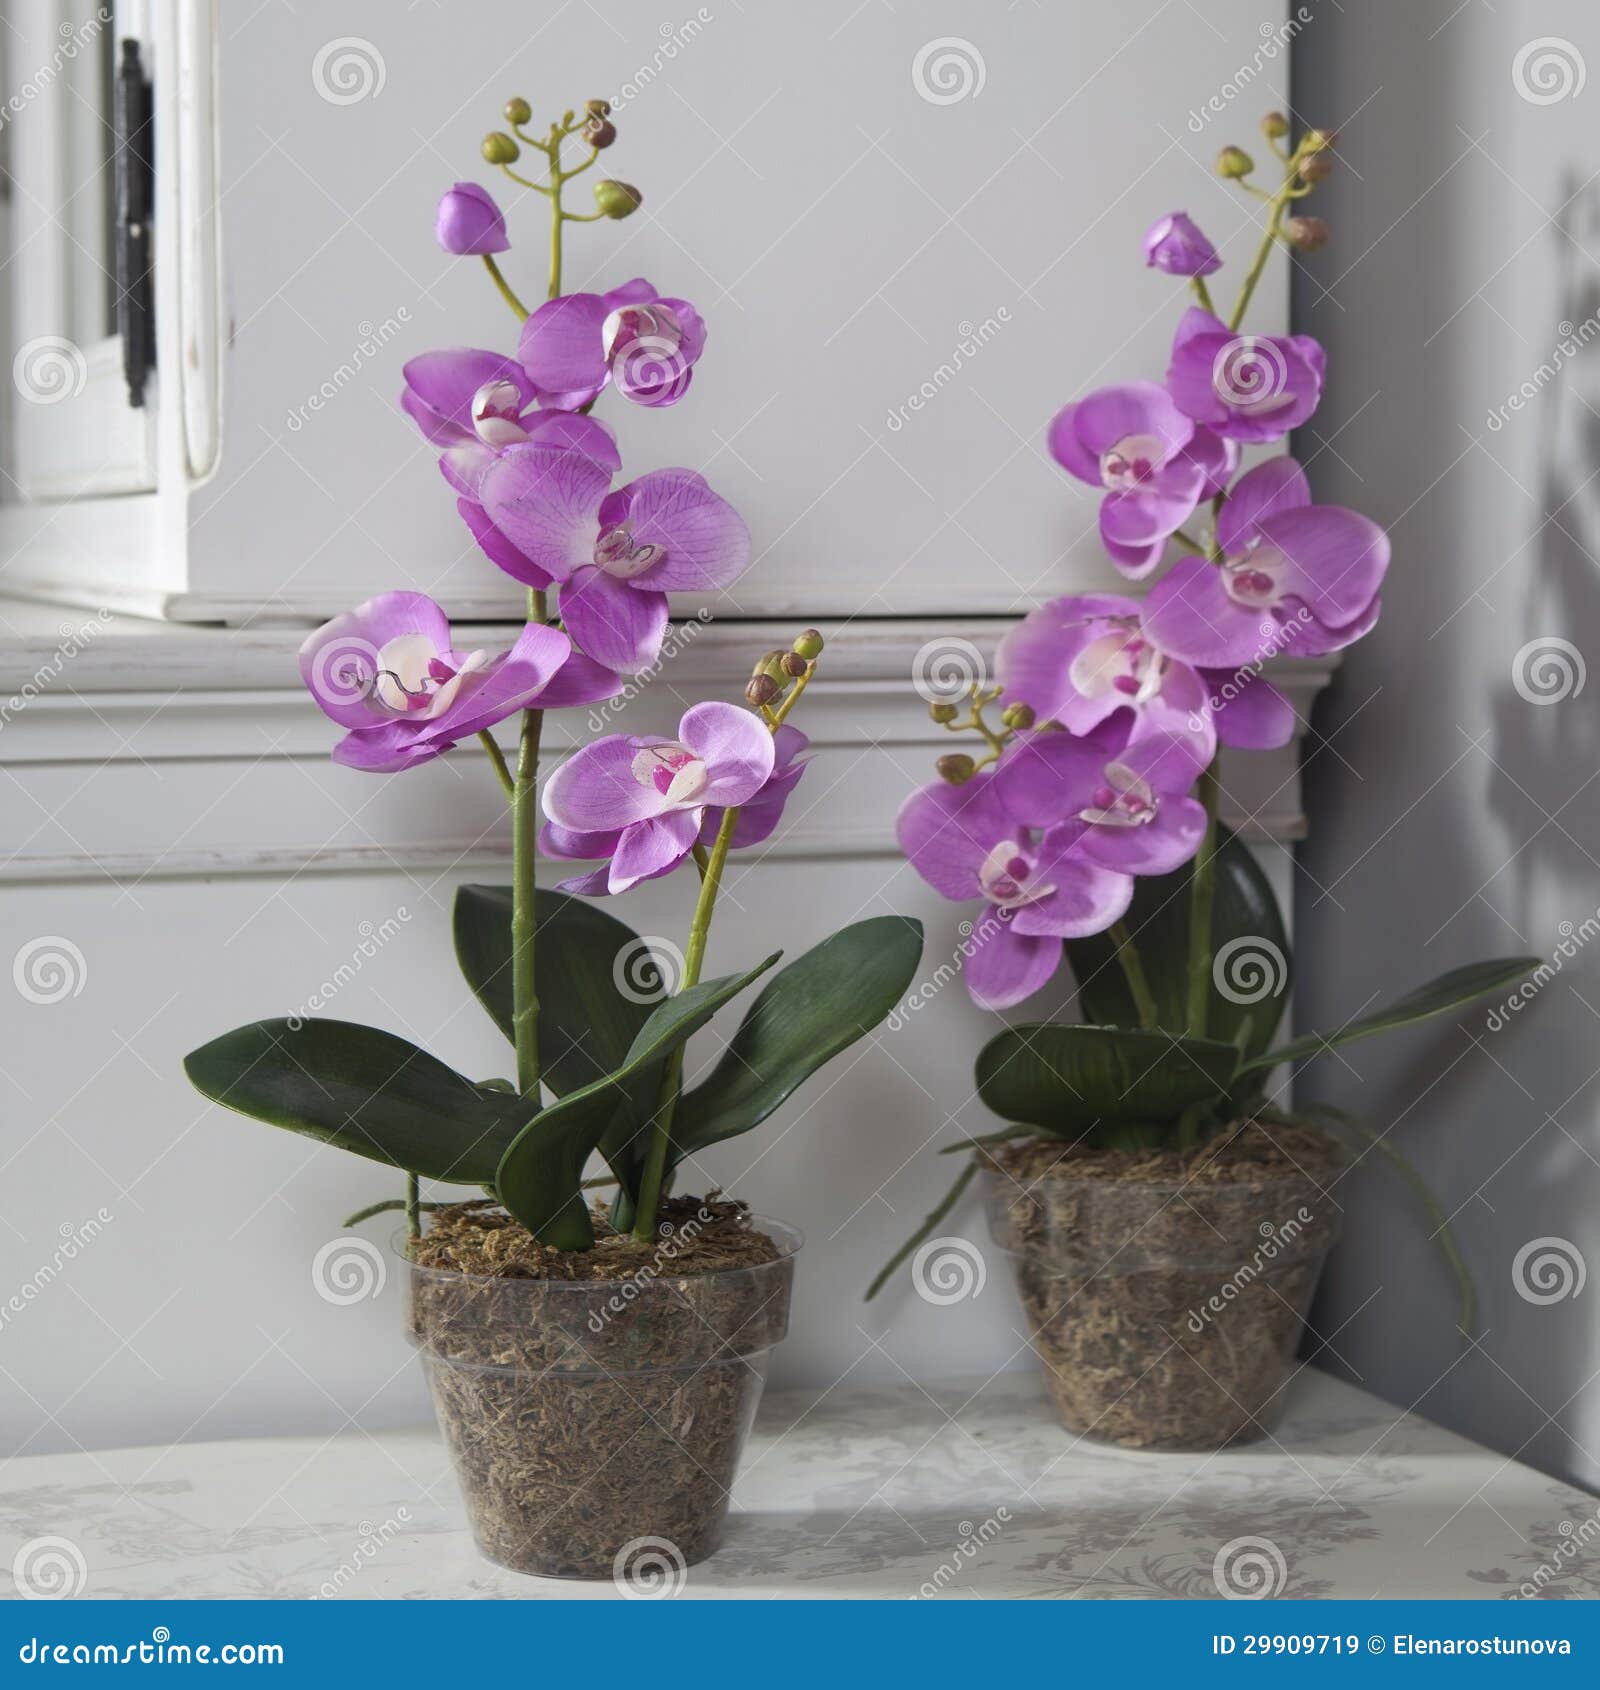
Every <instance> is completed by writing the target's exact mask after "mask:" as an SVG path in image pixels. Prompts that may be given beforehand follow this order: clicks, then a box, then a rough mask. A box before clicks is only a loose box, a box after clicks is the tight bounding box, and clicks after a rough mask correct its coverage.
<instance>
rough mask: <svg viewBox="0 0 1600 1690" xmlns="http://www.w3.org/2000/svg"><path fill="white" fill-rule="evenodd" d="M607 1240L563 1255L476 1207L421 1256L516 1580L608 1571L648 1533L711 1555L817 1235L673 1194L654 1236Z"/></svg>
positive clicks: (685, 1551) (454, 1387)
mask: <svg viewBox="0 0 1600 1690" xmlns="http://www.w3.org/2000/svg"><path fill="white" fill-rule="evenodd" d="M596 1232H597V1242H596V1245H595V1247H594V1249H592V1250H589V1251H584V1252H581V1253H568V1252H563V1251H557V1250H551V1249H549V1248H547V1247H546V1246H544V1245H542V1244H540V1243H539V1242H538V1241H537V1240H536V1239H535V1238H533V1236H532V1235H531V1234H530V1233H528V1232H527V1230H526V1229H525V1228H523V1227H522V1226H520V1225H519V1224H518V1223H517V1222H516V1221H514V1220H512V1219H511V1217H510V1216H509V1215H507V1214H506V1213H505V1212H504V1211H503V1210H501V1209H499V1208H497V1207H494V1206H492V1205H484V1204H466V1205H461V1206H459V1207H456V1208H452V1209H446V1210H441V1211H440V1212H439V1213H438V1214H437V1215H435V1217H434V1222H433V1226H432V1227H431V1228H430V1230H429V1232H428V1233H427V1234H426V1235H425V1236H424V1237H423V1238H421V1239H418V1240H416V1241H415V1242H414V1243H413V1245H412V1247H411V1251H410V1255H411V1258H412V1260H411V1264H410V1272H409V1276H408V1277H409V1282H410V1315H409V1322H408V1326H409V1333H410V1337H411V1341H412V1342H413V1343H414V1344H415V1345H416V1347H417V1348H418V1349H419V1350H420V1351H421V1352H422V1356H423V1361H424V1364H425V1366H426V1370H427V1374H428V1382H429V1385H430V1388H431V1389H432V1392H433V1398H434V1405H435V1408H436V1411H437V1413H438V1416H439V1423H440V1426H441V1427H442V1428H443V1430H444V1434H445V1438H446V1441H447V1443H448V1444H449V1447H450V1452H451V1456H452V1459H453V1461H454V1463H455V1466H456V1471H457V1477H458V1479H459V1481H460V1484H461V1487H462V1491H463V1493H464V1495H465V1496H466V1499H467V1506H468V1510H469V1513H470V1516H471V1520H472V1528H473V1534H474V1536H475V1538H476V1539H477V1542H478V1546H479V1548H480V1549H481V1550H482V1551H483V1553H484V1554H485V1555H487V1556H488V1557H489V1558H490V1559H491V1560H493V1561H497V1562H499V1563H500V1564H501V1565H502V1566H506V1567H510V1568H512V1569H513V1570H515V1571H518V1572H527V1573H539V1574H543V1575H545V1576H547V1577H556V1578H608V1577H610V1576H612V1573H613V1570H614V1566H615V1564H616V1561H617V1558H618V1556H619V1555H620V1554H621V1553H622V1552H623V1551H624V1550H625V1549H626V1548H627V1546H628V1545H630V1544H632V1543H634V1542H635V1541H636V1540H637V1539H640V1538H645V1537H652V1538H659V1539H664V1540H665V1541H666V1542H667V1543H668V1544H670V1545H672V1546H673V1548H674V1549H675V1550H676V1552H677V1554H678V1556H679V1557H680V1558H681V1560H682V1562H683V1564H684V1565H686V1566H687V1565H690V1564H692V1563H693V1562H695V1561H698V1560H701V1559H703V1558H704V1557H705V1556H706V1555H709V1554H710V1553H711V1552H712V1551H713V1550H714V1549H715V1548H716V1546H717V1542H718V1540H719V1539H720V1536H721V1532H722V1527H723V1523H724V1520H725V1518H726V1514H727V1505H728V1493H729V1490H730V1487H731V1485H732V1483H733V1476H734V1473H735V1471H736V1469H737V1467H738V1462H739V1455H740V1451H741V1450H742V1448H743V1445H744V1440H745V1437H746V1436H747V1434H748V1432H749V1429H750V1423H751V1421H752V1419H753V1418H754V1415H755V1410H756V1405H757V1403H758V1402H759V1400H760V1394H761V1386H762V1382H763V1379H764V1377H765V1370H766V1352H767V1350H768V1349H769V1348H770V1347H771V1346H772V1345H773V1344H775V1343H777V1342H778V1341H779V1340H780V1339H781V1338H782V1337H783V1336H784V1333H785V1331H786V1330H787V1327H788V1316H789V1299H790V1289H791V1285H792V1281H793V1272H794V1259H793V1258H794V1251H795V1249H796V1248H798V1245H799V1238H798V1236H797V1235H795V1234H793V1233H791V1232H789V1231H788V1229H786V1228H782V1227H779V1226H777V1225H776V1224H775V1223H770V1222H764V1221H763V1222H758V1223H753V1222H752V1220H751V1217H750V1215H749V1213H748V1211H747V1210H746V1209H745V1208H744V1207H743V1205H740V1204H735V1203H729V1202H724V1201H719V1200H716V1199H709V1198H708V1199H706V1200H704V1201H703V1202H697V1201H696V1200H695V1199H692V1198H678V1199H673V1200H671V1201H669V1202H668V1203H666V1204H664V1205H663V1207H662V1217H661V1227H660V1229H659V1236H658V1239H657V1241H656V1243H655V1244H653V1245H647V1244H641V1243H640V1242H639V1241H637V1240H635V1239H633V1238H632V1237H631V1236H626V1235H618V1234H616V1233H613V1232H611V1231H610V1229H609V1228H606V1227H605V1226H604V1223H603V1220H602V1219H601V1218H600V1217H599V1216H597V1217H596Z"/></svg>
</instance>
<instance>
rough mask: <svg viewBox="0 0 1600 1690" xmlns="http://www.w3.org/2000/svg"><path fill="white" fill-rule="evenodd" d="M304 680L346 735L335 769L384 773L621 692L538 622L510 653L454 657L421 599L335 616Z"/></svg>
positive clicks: (303, 669)
mask: <svg viewBox="0 0 1600 1690" xmlns="http://www.w3.org/2000/svg"><path fill="white" fill-rule="evenodd" d="M300 673H301V675H302V677H303V678H304V680H305V683H306V686H307V687H308V688H309V689H310V691H311V696H312V697H313V698H314V699H315V700H316V701H317V705H318V707H319V708H320V709H321V711H322V713H323V714H324V715H325V716H327V717H329V718H330V719H331V720H333V721H335V722H337V723H338V724H339V726H340V727H342V728H347V729H349V732H348V733H346V735H345V737H344V738H343V739H342V740H340V741H339V743H338V744H337V745H336V746H335V747H334V748H333V760H334V762H336V763H344V764H347V765H348V766H349V767H351V768H355V769H367V770H370V771H372V772H374V773H378V774H387V773H390V772H391V771H393V770H396V769H409V768H411V767H413V766H414V765H416V764H418V763H426V762H428V761H430V760H431V759H432V758H434V757H438V756H440V755H442V754H443V753H444V752H446V751H448V750H450V748H451V747H452V746H453V745H455V744H456V743H457V741H459V740H462V739H466V738H467V737H469V736H470V735H472V734H476V733H481V732H482V731H483V730H484V729H486V728H492V727H493V726H494V725H495V723H496V722H502V721H504V720H505V719H506V717H507V716H511V715H514V714H515V713H516V712H517V711H519V710H526V709H529V708H531V707H533V706H538V707H539V708H541V709H555V708H559V707H560V706H562V705H568V704H592V703H595V702H596V701H597V700H599V699H602V698H610V697H613V696H614V695H615V694H616V693H617V692H618V691H619V690H620V688H621V685H622V683H621V680H620V679H619V678H618V677H617V676H616V675H614V674H612V673H611V672H610V671H609V670H606V669H602V668H601V667H600V666H599V665H598V664H597V663H593V662H591V661H590V660H589V659H588V658H587V657H584V656H583V655H582V654H581V653H579V652H575V651H573V649H572V641H571V640H569V639H568V638H567V636H566V635H565V634H563V633H562V632H561V631H560V630H559V629H558V628H549V627H546V626H544V625H543V624H542V623H538V622H531V623H529V624H528V626H527V627H525V628H524V629H523V631H522V633H521V634H520V635H519V636H518V638H517V643H516V644H515V645H514V646H512V648H511V649H510V650H509V651H504V652H500V653H498V654H496V655H491V654H490V653H489V652H487V651H469V652H461V651H457V650H456V649H455V647H454V646H453V645H452V644H451V636H450V622H449V618H448V617H446V615H445V613H444V611H443V610H441V609H440V608H439V606H438V605H437V604H436V603H435V602H434V601H433V600H432V599H431V598H429V597H428V596H427V595H426V594H425V593H382V594H380V595H379V596H378V597H377V598H374V599H368V600H367V602H366V603H365V604H363V605H358V606H357V607H356V608H355V609H354V610H351V611H346V612H345V614H344V615H342V616H336V617H334V619H333V620H332V621H331V622H328V623H325V624H324V625H323V626H322V627H320V628H318V629H317V631H316V632H315V633H314V634H312V635H310V636H309V637H308V638H307V640H306V642H305V644H304V645H302V646H301V647H300Z"/></svg>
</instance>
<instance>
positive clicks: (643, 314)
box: [600, 301, 683, 364]
mask: <svg viewBox="0 0 1600 1690" xmlns="http://www.w3.org/2000/svg"><path fill="white" fill-rule="evenodd" d="M639 341H649V342H651V343H652V344H653V345H654V347H655V349H656V350H658V351H662V352H676V351H677V349H678V348H679V347H680V346H681V345H682V344H683V325H682V323H680V322H679V321H678V314H677V312H675V311H673V310H672V309H671V307H670V306H666V305H662V304H661V303H660V302H659V301H657V303H656V304H654V305H623V306H619V307H618V308H617V309H616V310H615V311H613V312H612V313H611V315H610V316H609V317H607V318H606V320H605V322H604V323H603V324H602V325H601V327H600V348H601V353H602V356H603V357H604V358H605V360H606V362H607V363H608V364H609V363H610V362H611V361H612V360H613V359H614V358H617V357H619V356H621V355H622V354H624V353H626V352H627V351H628V350H629V349H630V348H631V347H633V346H634V345H636V344H637V343H638V342H639Z"/></svg>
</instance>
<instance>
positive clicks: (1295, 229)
mask: <svg viewBox="0 0 1600 1690" xmlns="http://www.w3.org/2000/svg"><path fill="white" fill-rule="evenodd" d="M1283 233H1284V236H1285V238H1286V239H1287V240H1288V242H1289V245H1290V246H1292V247H1293V248H1294V249H1295V251H1296V252H1320V251H1321V249H1322V248H1323V247H1325V246H1326V245H1327V244H1328V236H1329V235H1330V234H1331V233H1332V231H1331V230H1330V229H1329V228H1328V225H1327V224H1326V223H1325V222H1324V221H1323V220H1322V218H1320V217H1291V218H1290V219H1289V220H1288V221H1287V222H1286V223H1285V224H1284V226H1283Z"/></svg>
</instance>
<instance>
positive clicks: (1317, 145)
mask: <svg viewBox="0 0 1600 1690" xmlns="http://www.w3.org/2000/svg"><path fill="white" fill-rule="evenodd" d="M1338 139H1339V131H1338V130H1337V129H1308V130H1307V131H1306V132H1305V134H1304V135H1302V136H1301V137H1300V150H1301V152H1305V153H1325V152H1327V151H1328V150H1329V149H1330V148H1331V147H1332V146H1333V145H1334V144H1335V143H1336V142H1337V141H1338Z"/></svg>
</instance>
